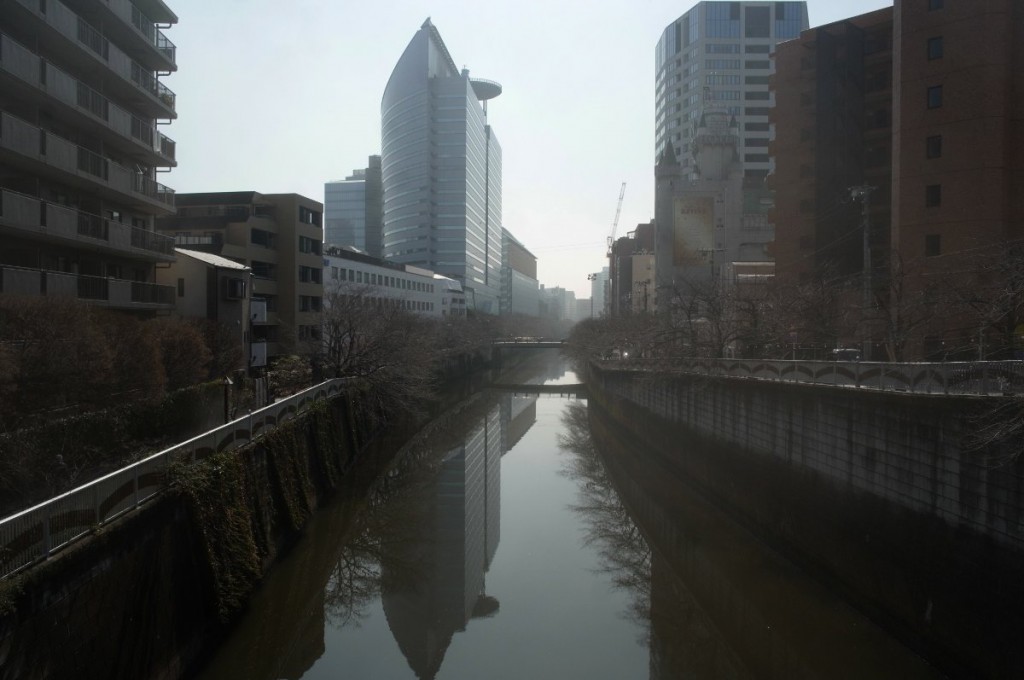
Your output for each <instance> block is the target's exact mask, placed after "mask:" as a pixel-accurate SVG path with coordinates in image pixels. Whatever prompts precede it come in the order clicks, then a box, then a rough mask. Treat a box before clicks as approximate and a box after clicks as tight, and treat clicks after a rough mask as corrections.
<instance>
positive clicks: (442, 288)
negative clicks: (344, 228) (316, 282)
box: [323, 245, 466, 318]
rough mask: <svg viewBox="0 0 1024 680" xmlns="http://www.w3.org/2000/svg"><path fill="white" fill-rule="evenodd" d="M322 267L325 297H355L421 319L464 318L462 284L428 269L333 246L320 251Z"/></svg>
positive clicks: (464, 305)
mask: <svg viewBox="0 0 1024 680" xmlns="http://www.w3.org/2000/svg"><path fill="white" fill-rule="evenodd" d="M323 267H324V277H325V280H324V288H325V291H326V293H327V295H328V297H330V295H331V294H333V293H336V292H342V293H343V294H350V295H351V294H357V295H362V296H364V297H366V298H368V299H370V300H373V301H378V302H379V303H380V304H388V305H392V306H397V307H400V308H402V309H405V310H408V311H410V312H413V313H415V314H420V315H423V316H431V317H438V318H444V317H452V316H454V317H464V316H466V295H465V293H464V292H463V290H462V284H461V283H459V282H458V281H456V280H455V279H451V278H448V277H447V276H441V275H440V274H436V273H434V272H432V271H430V270H428V269H422V268H420V267H414V266H412V265H402V264H397V263H395V262H388V261H387V260H383V259H381V258H379V257H373V256H371V255H367V254H366V253H363V252H360V251H358V250H356V249H354V248H351V247H347V246H337V245H331V246H328V247H327V248H326V250H325V251H324V258H323Z"/></svg>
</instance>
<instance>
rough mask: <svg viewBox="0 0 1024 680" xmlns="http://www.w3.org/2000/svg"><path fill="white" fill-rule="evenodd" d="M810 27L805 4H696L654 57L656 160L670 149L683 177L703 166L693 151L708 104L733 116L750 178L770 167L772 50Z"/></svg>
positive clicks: (666, 36)
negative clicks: (718, 107) (697, 126)
mask: <svg viewBox="0 0 1024 680" xmlns="http://www.w3.org/2000/svg"><path fill="white" fill-rule="evenodd" d="M807 27H808V20H807V3H806V2H763V1H762V2H698V3H697V4H696V5H694V7H693V8H692V9H691V10H690V11H688V12H687V13H686V14H684V15H682V16H681V17H679V18H678V19H676V20H675V21H673V22H672V23H671V24H669V25H668V26H667V27H666V28H665V31H664V32H663V33H662V36H661V39H660V40H659V41H658V46H657V50H656V53H655V122H654V126H655V145H654V154H655V159H656V160H657V159H660V158H661V157H662V155H663V154H664V152H665V150H666V148H667V147H668V146H669V145H671V146H672V147H673V148H674V153H675V156H676V158H678V159H679V162H680V164H681V165H682V168H683V174H684V176H685V177H687V178H691V179H693V178H697V177H699V174H700V168H699V167H698V166H697V164H696V162H695V161H694V159H693V157H692V153H691V144H692V142H693V139H694V137H695V134H696V125H697V123H698V122H699V120H700V117H701V113H702V111H703V110H704V108H705V106H706V105H707V104H708V103H709V102H713V103H714V104H716V105H718V106H721V107H723V108H724V109H725V111H726V112H727V113H728V114H729V116H731V117H733V118H735V120H736V123H737V132H738V136H739V142H740V144H739V154H740V160H741V161H742V165H743V170H744V174H745V176H747V177H757V178H764V177H765V176H766V175H767V174H768V172H769V169H770V167H771V166H770V163H769V154H768V141H769V139H770V135H769V130H768V111H769V109H770V107H771V104H772V102H771V95H770V93H769V91H768V77H769V75H770V74H771V72H772V57H771V53H772V52H773V51H774V49H775V45H776V44H777V43H779V42H781V41H783V40H790V39H792V38H796V37H797V36H799V35H800V31H802V30H804V29H806V28H807Z"/></svg>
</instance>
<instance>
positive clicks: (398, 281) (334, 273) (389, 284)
mask: <svg viewBox="0 0 1024 680" xmlns="http://www.w3.org/2000/svg"><path fill="white" fill-rule="evenodd" d="M331 279H332V280H334V281H347V282H349V283H362V284H365V285H369V286H382V287H384V288H395V289H397V290H409V291H415V292H417V293H433V292H434V284H432V283H425V282H423V281H412V280H410V279H403V278H401V277H397V276H385V275H384V274H374V273H373V272H362V271H359V270H357V269H346V268H345V267H331Z"/></svg>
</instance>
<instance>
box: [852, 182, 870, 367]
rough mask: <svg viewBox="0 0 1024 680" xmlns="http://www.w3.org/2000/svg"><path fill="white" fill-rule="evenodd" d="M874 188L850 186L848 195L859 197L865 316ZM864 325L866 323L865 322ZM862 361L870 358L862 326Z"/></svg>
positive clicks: (868, 303) (868, 340)
mask: <svg viewBox="0 0 1024 680" xmlns="http://www.w3.org/2000/svg"><path fill="white" fill-rule="evenodd" d="M874 190H875V187H869V186H867V185H863V186H859V187H850V196H851V197H852V198H854V199H858V198H859V199H860V204H861V229H862V231H863V235H864V273H863V275H862V284H863V292H862V295H863V298H864V299H863V302H862V307H863V309H864V315H865V316H867V313H868V310H869V309H871V308H872V307H873V305H872V303H871V218H870V215H869V210H868V208H869V204H870V200H871V192H872V191H874ZM865 326H866V324H865ZM864 334H865V335H864V351H863V353H862V354H863V355H864V356H863V359H864V361H870V360H871V333H870V329H868V328H864Z"/></svg>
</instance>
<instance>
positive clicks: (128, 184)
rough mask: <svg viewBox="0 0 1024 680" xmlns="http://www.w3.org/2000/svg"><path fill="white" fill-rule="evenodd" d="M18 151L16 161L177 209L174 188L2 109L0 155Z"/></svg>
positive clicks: (136, 201)
mask: <svg viewBox="0 0 1024 680" xmlns="http://www.w3.org/2000/svg"><path fill="white" fill-rule="evenodd" d="M4 152H8V153H10V154H14V155H16V159H15V162H19V161H21V162H22V163H24V162H26V161H28V162H29V164H34V165H35V166H36V167H35V168H33V169H38V170H39V171H40V172H44V173H45V172H46V171H50V173H49V174H52V175H55V176H57V177H59V179H61V180H63V181H67V182H69V183H71V184H76V185H78V186H86V187H88V188H96V186H97V185H98V186H99V187H100V188H102V189H104V190H106V192H107V193H108V194H111V195H114V196H115V197H116V198H117V199H119V200H121V201H122V202H126V203H128V204H129V205H136V206H144V207H146V208H149V209H151V210H152V209H153V208H156V209H157V211H158V212H161V213H162V212H165V211H168V212H169V211H172V210H173V209H174V191H173V190H172V189H169V188H168V187H165V186H164V185H163V184H160V183H159V182H156V181H154V180H152V179H150V178H149V177H147V176H145V175H143V174H141V173H139V172H136V171H134V170H130V169H128V168H126V167H124V166H123V165H119V164H118V163H115V162H114V161H112V160H110V159H109V158H107V157H105V156H101V155H100V154H98V153H95V152H94V151H91V150H89V149H86V148H85V147H83V146H78V145H76V144H74V143H73V142H70V141H68V140H66V139H64V138H63V137H58V136H57V135H55V134H53V133H52V132H48V131H45V130H42V129H41V128H38V127H35V126H34V125H32V124H31V123H28V122H27V121H24V120H22V119H21V118H17V117H16V116H12V115H11V114H9V113H7V112H6V111H0V157H2V156H5V155H8V154H7V153H4Z"/></svg>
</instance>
